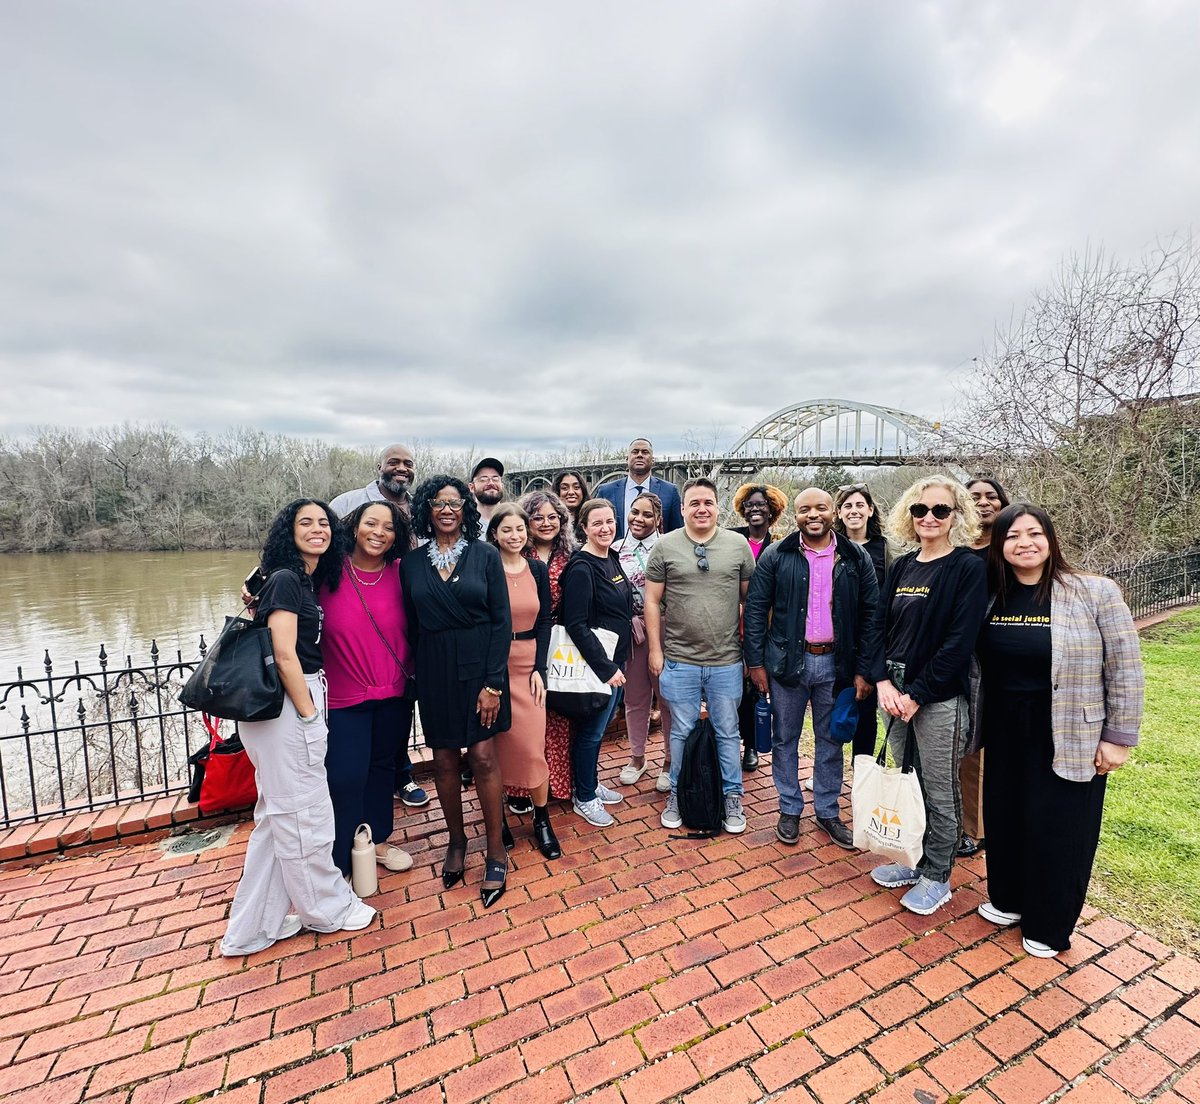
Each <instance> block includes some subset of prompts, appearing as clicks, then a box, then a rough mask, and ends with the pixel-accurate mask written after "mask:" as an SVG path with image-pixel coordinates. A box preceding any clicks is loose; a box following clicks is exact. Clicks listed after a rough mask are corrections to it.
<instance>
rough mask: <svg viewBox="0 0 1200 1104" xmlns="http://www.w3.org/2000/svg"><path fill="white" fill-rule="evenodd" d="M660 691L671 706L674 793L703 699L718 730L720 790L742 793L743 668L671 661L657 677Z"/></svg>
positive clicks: (710, 718)
mask: <svg viewBox="0 0 1200 1104" xmlns="http://www.w3.org/2000/svg"><path fill="white" fill-rule="evenodd" d="M658 692H659V693H660V694H661V695H662V696H663V699H664V700H665V701H666V703H667V705H669V706H670V707H671V792H672V793H674V792H675V787H676V784H677V783H678V781H679V768H680V766H681V765H682V763H683V745H684V744H685V743H687V738H688V733H689V732H691V731H692V729H693V728H695V727H696V722H697V721H698V720H699V719H700V699H701V698H703V699H704V700H705V701H706V702H707V703H708V717H709V720H711V721H712V724H713V728H714V729H716V731H717V755H718V757H719V758H720V760H721V790H722V792H723V793H727V794H731V793H732V794H740V793H741V792H742V738H741V735H740V734H739V732H738V705H739V704H741V700H742V665H741V664H740V663H730V664H729V665H728V666H725V667H698V666H696V665H695V664H694V663H676V662H675V661H674V660H672V659H668V660H667V661H666V663H665V664H664V665H663V671H662V674H661V675H659V676H658Z"/></svg>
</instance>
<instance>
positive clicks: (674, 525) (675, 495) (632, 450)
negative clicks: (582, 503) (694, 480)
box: [596, 437, 683, 540]
mask: <svg viewBox="0 0 1200 1104" xmlns="http://www.w3.org/2000/svg"><path fill="white" fill-rule="evenodd" d="M653 469H654V446H653V445H652V444H651V443H650V441H649V439H648V438H646V437H635V438H634V439H633V440H632V441H630V442H629V460H628V470H629V474H628V475H627V476H626V477H625V478H624V479H614V480H613V481H612V482H611V483H605V484H604V485H603V486H601V487H597V488H596V496H597V497H598V498H604V499H607V500H608V501H609V502H611V503H612V505H613V513H614V514H615V515H616V518H617V535H616V537H615V538H614V539H616V540H620V539H621V538H622V537H623V536H625V519H626V518H627V517H629V507H630V506H632V505H633V500H634V499H635V498H637V496H638V495H640V494H641V493H642V492H643V491H650V492H651V493H652V494H656V495H658V498H659V501H660V502H661V503H662V531H663V532H664V533H670V532H673V531H674V530H676V529H678V528H680V527H681V526H682V525H683V514H682V512H681V511H680V507H679V491H678V490H677V489H676V487H675V484H674V483H668V482H667V481H666V480H665V479H659V478H658V476H657V475H654V474H653Z"/></svg>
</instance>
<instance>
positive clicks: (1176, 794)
mask: <svg viewBox="0 0 1200 1104" xmlns="http://www.w3.org/2000/svg"><path fill="white" fill-rule="evenodd" d="M1142 656H1143V659H1144V661H1145V665H1146V716H1145V720H1144V721H1143V723H1142V732H1141V742H1140V743H1139V744H1138V746H1137V748H1135V749H1134V752H1133V755H1132V756H1131V757H1130V760H1129V762H1128V763H1126V765H1125V766H1124V767H1122V768H1121V770H1119V771H1117V772H1116V773H1115V774H1114V775H1112V777H1110V778H1109V781H1108V792H1107V795H1106V797H1105V804H1104V825H1103V828H1102V830H1101V833H1100V850H1099V853H1098V854H1097V855H1096V866H1095V870H1094V872H1093V874H1092V884H1091V890H1090V892H1089V894H1088V899H1089V901H1090V902H1091V903H1092V904H1093V905H1095V906H1096V907H1097V908H1100V909H1103V910H1104V911H1106V912H1110V913H1112V914H1113V915H1114V916H1118V917H1120V918H1121V919H1123V920H1126V921H1128V922H1129V923H1131V924H1136V925H1137V926H1138V927H1140V928H1142V929H1143V930H1145V931H1147V932H1149V933H1150V934H1151V935H1153V936H1155V937H1156V938H1157V939H1160V940H1162V942H1164V943H1166V944H1168V945H1169V946H1172V947H1176V948H1178V949H1179V950H1182V951H1187V952H1189V953H1191V954H1197V953H1200V609H1189V610H1184V611H1182V612H1180V613H1178V614H1176V615H1175V616H1174V617H1172V618H1171V619H1170V620H1168V621H1165V622H1163V623H1162V624H1160V625H1155V626H1154V627H1152V628H1150V629H1148V630H1147V631H1146V632H1144V633H1143V634H1142Z"/></svg>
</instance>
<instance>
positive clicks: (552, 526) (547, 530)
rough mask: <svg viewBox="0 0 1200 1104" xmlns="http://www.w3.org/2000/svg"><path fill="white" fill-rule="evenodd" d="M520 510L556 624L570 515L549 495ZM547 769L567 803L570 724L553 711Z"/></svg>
mask: <svg viewBox="0 0 1200 1104" xmlns="http://www.w3.org/2000/svg"><path fill="white" fill-rule="evenodd" d="M521 509H522V510H524V511H525V514H526V516H527V517H528V518H529V536H530V540H531V544H530V547H529V548H527V549H526V550H525V555H526V556H528V557H529V558H530V559H531V560H533V559H536V560H539V561H540V562H541V563H543V564H545V565H546V570H547V573H548V575H549V579H550V612H551V615H552V617H553V618H554V619H555V620H557V619H558V616H559V612H560V610H561V608H562V586H561V585H560V583H559V577H560V576H561V575H562V573H563V568H564V567H566V566H567V561H568V560H569V559H570V558H571V553H572V552H574V551H575V538H574V537H573V536H572V535H571V529H572V526H571V520H570V514H569V513H568V512H567V508H566V507H565V506H564V505H563V504H562V502H561V501H560V500H559V499H558V497H557V496H556V495H554V494H551V493H550V492H549V491H530V492H529V494H527V495H526V496H525V497H524V498H523V499H521ZM546 765H547V766H548V767H549V768H550V796H551V797H554V798H557V799H558V800H560V801H566V800H568V799H569V798H570V796H571V722H570V721H569V720H568V719H567V718H566V717H564V716H562V715H561V714H559V713H555V712H554V710H552V709H550V710H547V711H546Z"/></svg>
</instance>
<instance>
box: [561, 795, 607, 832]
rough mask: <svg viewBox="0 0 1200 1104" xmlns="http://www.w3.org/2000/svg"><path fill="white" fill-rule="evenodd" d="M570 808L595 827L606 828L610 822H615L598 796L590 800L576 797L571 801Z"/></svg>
mask: <svg viewBox="0 0 1200 1104" xmlns="http://www.w3.org/2000/svg"><path fill="white" fill-rule="evenodd" d="M571 808H573V809H574V810H575V812H576V814H577V815H578V816H581V817H583V819H584V820H586V821H587V822H588V823H589V824H594V825H595V826H596V827H597V828H607V827H608V826H609V825H610V824H616V821H615V820H613V818H612V817H611V816H609V813H608V810H607V809H606V808H605V807H604V805H603V804H602V803H601V801H600V798H598V797H593V798H592V800H591V801H580V800H579V798H576V799H575V800H574V801H572V802H571Z"/></svg>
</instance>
